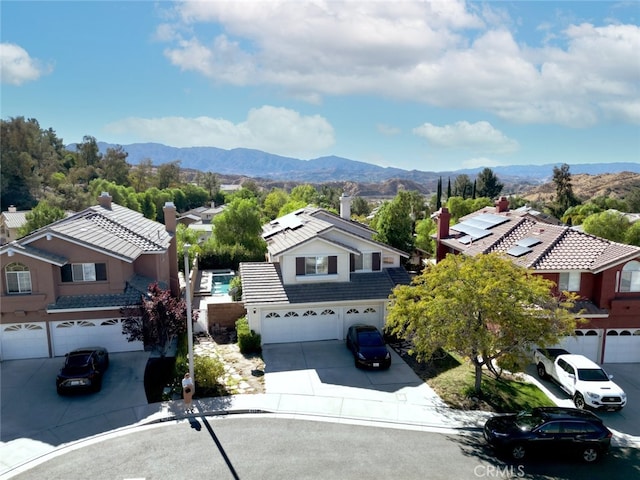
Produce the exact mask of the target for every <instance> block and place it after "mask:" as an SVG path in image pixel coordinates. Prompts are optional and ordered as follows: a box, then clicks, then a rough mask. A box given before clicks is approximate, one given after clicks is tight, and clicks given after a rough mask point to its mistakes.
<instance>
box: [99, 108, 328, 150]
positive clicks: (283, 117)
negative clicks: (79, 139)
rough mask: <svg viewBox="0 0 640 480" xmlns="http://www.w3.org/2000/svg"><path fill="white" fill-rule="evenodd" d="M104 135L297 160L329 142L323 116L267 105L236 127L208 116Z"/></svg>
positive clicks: (117, 127) (138, 123) (138, 122)
mask: <svg viewBox="0 0 640 480" xmlns="http://www.w3.org/2000/svg"><path fill="white" fill-rule="evenodd" d="M105 130H106V131H107V132H108V133H112V134H119V135H122V134H124V135H128V136H129V137H131V138H135V140H132V141H137V142H159V143H164V144H167V145H172V146H175V147H192V146H216V147H218V148H225V149H231V148H240V147H242V148H254V149H258V150H263V151H267V152H270V153H274V154H278V155H283V156H294V157H299V158H312V157H314V156H318V155H319V154H322V153H326V152H325V150H326V149H328V148H330V147H332V146H333V144H334V142H335V140H334V131H333V127H332V126H331V125H330V124H329V122H328V121H327V120H326V119H324V118H323V117H321V116H319V115H311V116H304V115H301V114H300V113H298V112H296V111H293V110H290V109H286V108H279V107H273V106H268V105H265V106H263V107H261V108H255V109H252V110H250V111H249V113H248V114H247V118H246V120H245V121H244V122H240V123H237V124H236V123H233V122H230V121H229V120H225V119H222V118H211V117H197V118H184V117H162V118H135V117H130V118H125V119H123V120H119V121H117V122H113V123H110V124H109V125H107V126H106V127H105Z"/></svg>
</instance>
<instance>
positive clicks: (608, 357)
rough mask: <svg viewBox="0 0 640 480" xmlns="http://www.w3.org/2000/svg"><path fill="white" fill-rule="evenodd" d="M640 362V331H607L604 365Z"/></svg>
mask: <svg viewBox="0 0 640 480" xmlns="http://www.w3.org/2000/svg"><path fill="white" fill-rule="evenodd" d="M637 362H640V329H613V330H608V331H607V338H606V342H605V345H604V361H603V362H602V363H637Z"/></svg>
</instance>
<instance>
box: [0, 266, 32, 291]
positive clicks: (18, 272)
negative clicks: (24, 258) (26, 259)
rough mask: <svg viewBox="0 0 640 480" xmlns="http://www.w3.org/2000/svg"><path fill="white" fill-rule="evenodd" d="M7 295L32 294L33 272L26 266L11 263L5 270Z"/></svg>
mask: <svg viewBox="0 0 640 480" xmlns="http://www.w3.org/2000/svg"><path fill="white" fill-rule="evenodd" d="M4 273H5V278H6V280H7V293H31V272H30V271H29V268H28V267H27V266H26V265H23V264H21V263H11V264H9V265H7V266H6V267H5V269H4Z"/></svg>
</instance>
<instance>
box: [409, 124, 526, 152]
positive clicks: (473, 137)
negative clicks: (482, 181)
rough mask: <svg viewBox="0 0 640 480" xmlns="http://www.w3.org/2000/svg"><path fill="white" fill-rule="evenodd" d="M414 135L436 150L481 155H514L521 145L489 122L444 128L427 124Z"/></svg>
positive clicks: (416, 130)
mask: <svg viewBox="0 0 640 480" xmlns="http://www.w3.org/2000/svg"><path fill="white" fill-rule="evenodd" d="M413 133H414V134H416V135H418V136H420V137H424V138H426V139H427V141H428V142H429V144H430V145H431V146H433V147H436V148H465V149H469V150H472V151H474V152H480V153H501V154H504V153H513V152H515V151H517V150H518V148H519V145H518V142H516V141H515V140H512V139H510V138H509V137H507V136H506V135H505V134H504V133H502V132H501V131H500V130H496V129H495V128H494V127H493V126H492V125H491V124H490V123H489V122H476V123H469V122H464V121H463V122H456V123H454V124H453V125H444V126H442V127H440V126H437V125H433V124H431V123H425V124H423V125H421V126H419V127H416V128H414V129H413Z"/></svg>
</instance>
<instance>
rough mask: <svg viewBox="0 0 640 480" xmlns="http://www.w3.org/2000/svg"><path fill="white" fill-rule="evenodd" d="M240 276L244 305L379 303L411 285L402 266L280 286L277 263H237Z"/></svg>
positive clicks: (278, 265) (279, 273) (280, 276)
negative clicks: (343, 279)
mask: <svg viewBox="0 0 640 480" xmlns="http://www.w3.org/2000/svg"><path fill="white" fill-rule="evenodd" d="M240 276H241V278H242V296H243V301H244V303H245V305H251V304H258V303H259V304H302V303H325V302H340V301H349V300H380V299H386V298H388V297H389V295H390V294H391V291H392V290H393V288H394V287H395V286H396V285H398V284H404V285H408V284H409V283H410V277H409V274H408V273H407V271H406V270H405V269H404V268H402V267H399V268H388V269H383V270H382V271H379V272H367V273H352V274H351V276H350V281H349V282H340V283H336V282H321V283H317V282H313V283H304V284H291V285H283V284H282V274H281V272H280V264H279V263H266V262H260V263H257V262H256V263H249V262H246V263H241V264H240Z"/></svg>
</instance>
